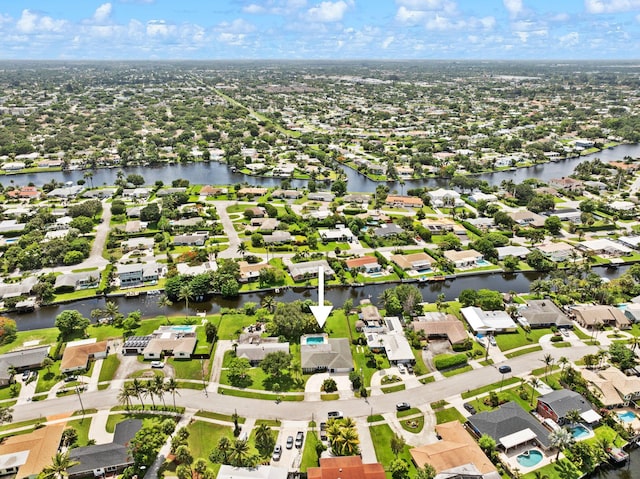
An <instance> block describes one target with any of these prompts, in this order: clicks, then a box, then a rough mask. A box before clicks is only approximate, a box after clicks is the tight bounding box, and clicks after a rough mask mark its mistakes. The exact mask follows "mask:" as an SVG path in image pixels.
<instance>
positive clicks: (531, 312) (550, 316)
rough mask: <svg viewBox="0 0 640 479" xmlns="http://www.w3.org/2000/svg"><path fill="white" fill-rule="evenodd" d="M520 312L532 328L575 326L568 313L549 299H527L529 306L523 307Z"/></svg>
mask: <svg viewBox="0 0 640 479" xmlns="http://www.w3.org/2000/svg"><path fill="white" fill-rule="evenodd" d="M519 313H520V315H521V316H522V317H523V318H524V319H525V320H526V324H527V325H529V326H531V327H532V328H550V327H551V326H556V327H559V328H572V327H573V323H572V322H571V320H570V319H569V318H568V317H567V315H566V314H564V313H563V312H562V311H561V310H560V308H558V307H557V306H556V305H555V304H554V302H553V301H551V300H549V299H534V300H529V301H527V307H526V308H524V309H521V310H520V311H519ZM520 322H521V323H522V322H523V321H522V320H521V321H520Z"/></svg>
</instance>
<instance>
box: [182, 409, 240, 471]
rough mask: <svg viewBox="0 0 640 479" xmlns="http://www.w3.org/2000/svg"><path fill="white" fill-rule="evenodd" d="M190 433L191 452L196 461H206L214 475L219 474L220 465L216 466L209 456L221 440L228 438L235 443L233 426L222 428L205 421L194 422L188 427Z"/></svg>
mask: <svg viewBox="0 0 640 479" xmlns="http://www.w3.org/2000/svg"><path fill="white" fill-rule="evenodd" d="M187 430H188V431H189V439H188V444H189V450H190V451H191V454H192V455H193V458H194V459H197V458H199V457H201V458H203V459H206V460H207V462H208V463H209V467H210V468H211V469H212V471H213V472H214V474H216V475H217V474H218V470H219V469H220V464H214V463H213V462H211V461H210V460H209V454H211V451H213V450H214V449H215V448H216V446H217V445H218V441H220V439H221V438H223V437H227V438H229V439H230V440H231V442H232V443H233V440H234V439H235V438H234V437H233V426H222V425H220V424H213V423H210V422H205V421H194V422H192V423H191V424H189V425H188V426H187Z"/></svg>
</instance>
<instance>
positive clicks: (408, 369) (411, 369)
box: [407, 364, 413, 374]
mask: <svg viewBox="0 0 640 479" xmlns="http://www.w3.org/2000/svg"><path fill="white" fill-rule="evenodd" d="M407 372H408V373H409V374H413V366H412V365H411V364H407Z"/></svg>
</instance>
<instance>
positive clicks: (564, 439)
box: [549, 427, 575, 461]
mask: <svg viewBox="0 0 640 479" xmlns="http://www.w3.org/2000/svg"><path fill="white" fill-rule="evenodd" d="M574 442H575V439H574V438H573V435H572V434H571V431H569V430H568V429H566V428H564V427H562V428H560V429H556V430H554V431H551V433H550V434H549V444H550V445H551V447H555V448H556V449H557V450H558V452H557V454H556V461H557V460H558V458H559V457H560V453H561V452H562V451H563V450H565V449H566V448H568V447H570V446H571V445H572V444H573V443H574Z"/></svg>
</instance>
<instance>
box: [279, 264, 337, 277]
mask: <svg viewBox="0 0 640 479" xmlns="http://www.w3.org/2000/svg"><path fill="white" fill-rule="evenodd" d="M320 266H322V268H323V271H324V277H325V279H331V278H333V277H334V276H335V275H336V272H335V271H334V270H333V269H332V268H331V266H329V263H327V260H325V259H321V260H318V261H307V262H304V263H291V264H290V265H288V266H287V268H288V269H289V274H290V275H291V277H292V278H293V280H294V281H303V280H305V279H312V278H317V277H318V268H319V267H320Z"/></svg>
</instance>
